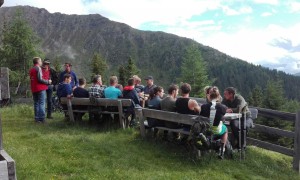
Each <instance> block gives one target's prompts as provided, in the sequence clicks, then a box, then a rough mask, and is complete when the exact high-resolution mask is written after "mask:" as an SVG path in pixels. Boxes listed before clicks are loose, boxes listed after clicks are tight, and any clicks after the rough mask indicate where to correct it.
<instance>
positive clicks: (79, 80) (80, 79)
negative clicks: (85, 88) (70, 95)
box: [78, 78, 86, 86]
mask: <svg viewBox="0 0 300 180" xmlns="http://www.w3.org/2000/svg"><path fill="white" fill-rule="evenodd" d="M78 82H79V85H80V86H82V85H84V84H85V83H86V79H85V78H79V79H78Z"/></svg>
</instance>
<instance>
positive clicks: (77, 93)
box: [73, 78, 89, 120]
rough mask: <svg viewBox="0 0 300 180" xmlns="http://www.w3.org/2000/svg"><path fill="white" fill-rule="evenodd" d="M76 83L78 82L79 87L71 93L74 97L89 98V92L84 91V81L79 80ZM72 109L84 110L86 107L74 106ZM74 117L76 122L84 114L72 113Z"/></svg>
mask: <svg viewBox="0 0 300 180" xmlns="http://www.w3.org/2000/svg"><path fill="white" fill-rule="evenodd" d="M78 81H79V86H78V87H77V88H76V89H75V90H74V92H73V95H74V97H76V98H89V91H88V90H86V89H84V87H85V85H86V79H85V78H80V79H79V80H78ZM73 108H74V109H77V110H86V109H87V106H74V107H73ZM74 115H75V118H76V119H77V120H81V119H82V116H83V115H84V113H74Z"/></svg>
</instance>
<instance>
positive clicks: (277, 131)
mask: <svg viewBox="0 0 300 180" xmlns="http://www.w3.org/2000/svg"><path fill="white" fill-rule="evenodd" d="M253 130H255V131H257V132H263V133H266V134H271V135H278V136H283V137H287V138H294V137H295V133H294V132H292V131H286V130H282V129H278V128H274V127H269V126H264V125H261V124H255V126H254V128H253Z"/></svg>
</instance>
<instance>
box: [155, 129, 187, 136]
mask: <svg viewBox="0 0 300 180" xmlns="http://www.w3.org/2000/svg"><path fill="white" fill-rule="evenodd" d="M155 128H156V129H160V130H164V131H171V132H176V133H181V134H185V135H190V132H189V131H184V130H183V129H182V128H181V129H171V128H166V127H155Z"/></svg>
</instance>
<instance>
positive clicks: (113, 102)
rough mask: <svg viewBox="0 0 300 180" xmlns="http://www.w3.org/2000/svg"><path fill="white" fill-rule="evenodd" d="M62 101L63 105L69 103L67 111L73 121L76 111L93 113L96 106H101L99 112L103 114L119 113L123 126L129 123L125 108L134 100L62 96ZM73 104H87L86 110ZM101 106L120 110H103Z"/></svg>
mask: <svg viewBox="0 0 300 180" xmlns="http://www.w3.org/2000/svg"><path fill="white" fill-rule="evenodd" d="M60 102H61V104H62V105H67V110H64V111H67V112H68V114H69V117H70V120H71V121H72V122H74V121H75V119H74V113H92V112H95V110H93V109H94V108H95V107H99V111H97V112H98V113H101V114H117V115H119V121H120V125H121V127H122V128H125V125H126V124H128V123H127V122H125V118H124V113H123V109H124V108H128V107H131V106H132V101H131V100H130V99H106V98H65V97H64V98H61V99H60ZM73 106H86V107H87V108H86V109H84V110H80V109H73ZM100 107H116V108H117V109H118V110H117V111H116V112H114V111H109V110H107V109H106V110H104V111H101V110H100Z"/></svg>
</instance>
